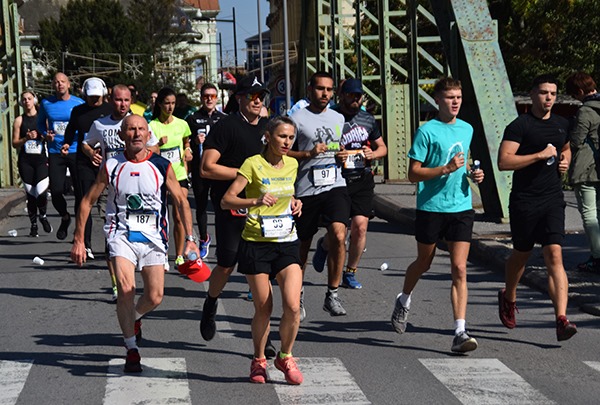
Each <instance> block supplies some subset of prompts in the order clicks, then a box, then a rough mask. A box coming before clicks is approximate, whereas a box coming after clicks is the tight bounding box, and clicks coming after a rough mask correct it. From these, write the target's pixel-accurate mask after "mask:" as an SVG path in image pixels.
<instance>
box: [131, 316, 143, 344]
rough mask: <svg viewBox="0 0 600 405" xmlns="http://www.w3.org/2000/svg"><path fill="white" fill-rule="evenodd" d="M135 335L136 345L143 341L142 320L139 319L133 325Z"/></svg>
mask: <svg viewBox="0 0 600 405" xmlns="http://www.w3.org/2000/svg"><path fill="white" fill-rule="evenodd" d="M133 333H134V334H135V343H139V342H140V341H141V340H142V320H141V319H138V320H137V321H135V323H134V324H133Z"/></svg>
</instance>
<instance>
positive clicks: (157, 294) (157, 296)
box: [148, 290, 163, 306]
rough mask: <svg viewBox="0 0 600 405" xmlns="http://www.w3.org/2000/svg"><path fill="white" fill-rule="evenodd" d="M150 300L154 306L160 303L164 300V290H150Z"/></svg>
mask: <svg viewBox="0 0 600 405" xmlns="http://www.w3.org/2000/svg"><path fill="white" fill-rule="evenodd" d="M148 300H149V301H150V303H151V304H152V305H154V306H158V305H160V303H161V302H162V300H163V293H162V291H160V290H156V291H155V290H153V291H150V293H149V294H148Z"/></svg>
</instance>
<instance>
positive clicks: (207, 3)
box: [182, 0, 221, 17]
mask: <svg viewBox="0 0 600 405" xmlns="http://www.w3.org/2000/svg"><path fill="white" fill-rule="evenodd" d="M182 3H183V6H184V7H185V6H189V7H194V8H197V9H199V10H201V11H203V12H204V11H206V16H207V17H216V16H217V14H219V11H221V7H220V6H219V0H183V1H182ZM211 11H212V12H214V13H210V12H211ZM203 14H204V13H203ZM213 14H214V15H213Z"/></svg>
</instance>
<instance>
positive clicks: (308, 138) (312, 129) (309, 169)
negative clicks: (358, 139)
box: [290, 107, 346, 197]
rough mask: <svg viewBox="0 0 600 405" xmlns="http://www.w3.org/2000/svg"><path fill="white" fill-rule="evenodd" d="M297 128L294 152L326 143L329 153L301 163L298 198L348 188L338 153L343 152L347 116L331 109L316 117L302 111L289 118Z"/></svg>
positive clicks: (297, 179) (297, 184)
mask: <svg viewBox="0 0 600 405" xmlns="http://www.w3.org/2000/svg"><path fill="white" fill-rule="evenodd" d="M290 118H291V119H293V120H294V122H295V123H296V125H298V136H297V139H296V143H295V144H294V150H298V151H306V150H310V149H312V148H313V147H314V146H315V145H316V144H317V143H325V144H327V147H328V150H327V152H325V153H321V154H319V155H317V156H315V157H314V158H311V159H305V160H302V161H300V163H299V165H298V177H297V178H296V197H306V196H313V195H319V194H321V193H324V192H326V191H329V190H331V189H333V188H337V187H346V180H345V179H344V178H343V177H342V171H341V167H340V165H339V164H338V163H337V162H336V160H335V153H336V152H338V151H339V150H340V139H341V137H342V130H343V128H344V116H343V115H342V114H340V113H338V112H335V111H333V110H332V109H329V108H328V109H326V110H325V111H323V112H322V113H320V114H316V113H314V112H312V111H310V110H309V109H308V107H306V108H302V109H300V110H298V111H296V112H295V113H293V114H292V115H291V117H290Z"/></svg>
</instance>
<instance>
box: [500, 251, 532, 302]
mask: <svg viewBox="0 0 600 405" xmlns="http://www.w3.org/2000/svg"><path fill="white" fill-rule="evenodd" d="M530 254H531V250H530V251H528V252H520V251H518V250H514V249H513V251H512V253H511V255H510V257H509V258H508V260H507V261H506V266H505V269H504V270H505V274H504V279H505V281H506V292H505V294H504V297H505V299H506V300H507V301H510V302H515V301H516V300H517V286H518V285H519V281H520V280H521V277H522V276H523V272H524V271H525V264H526V263H527V259H529V255H530Z"/></svg>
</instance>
